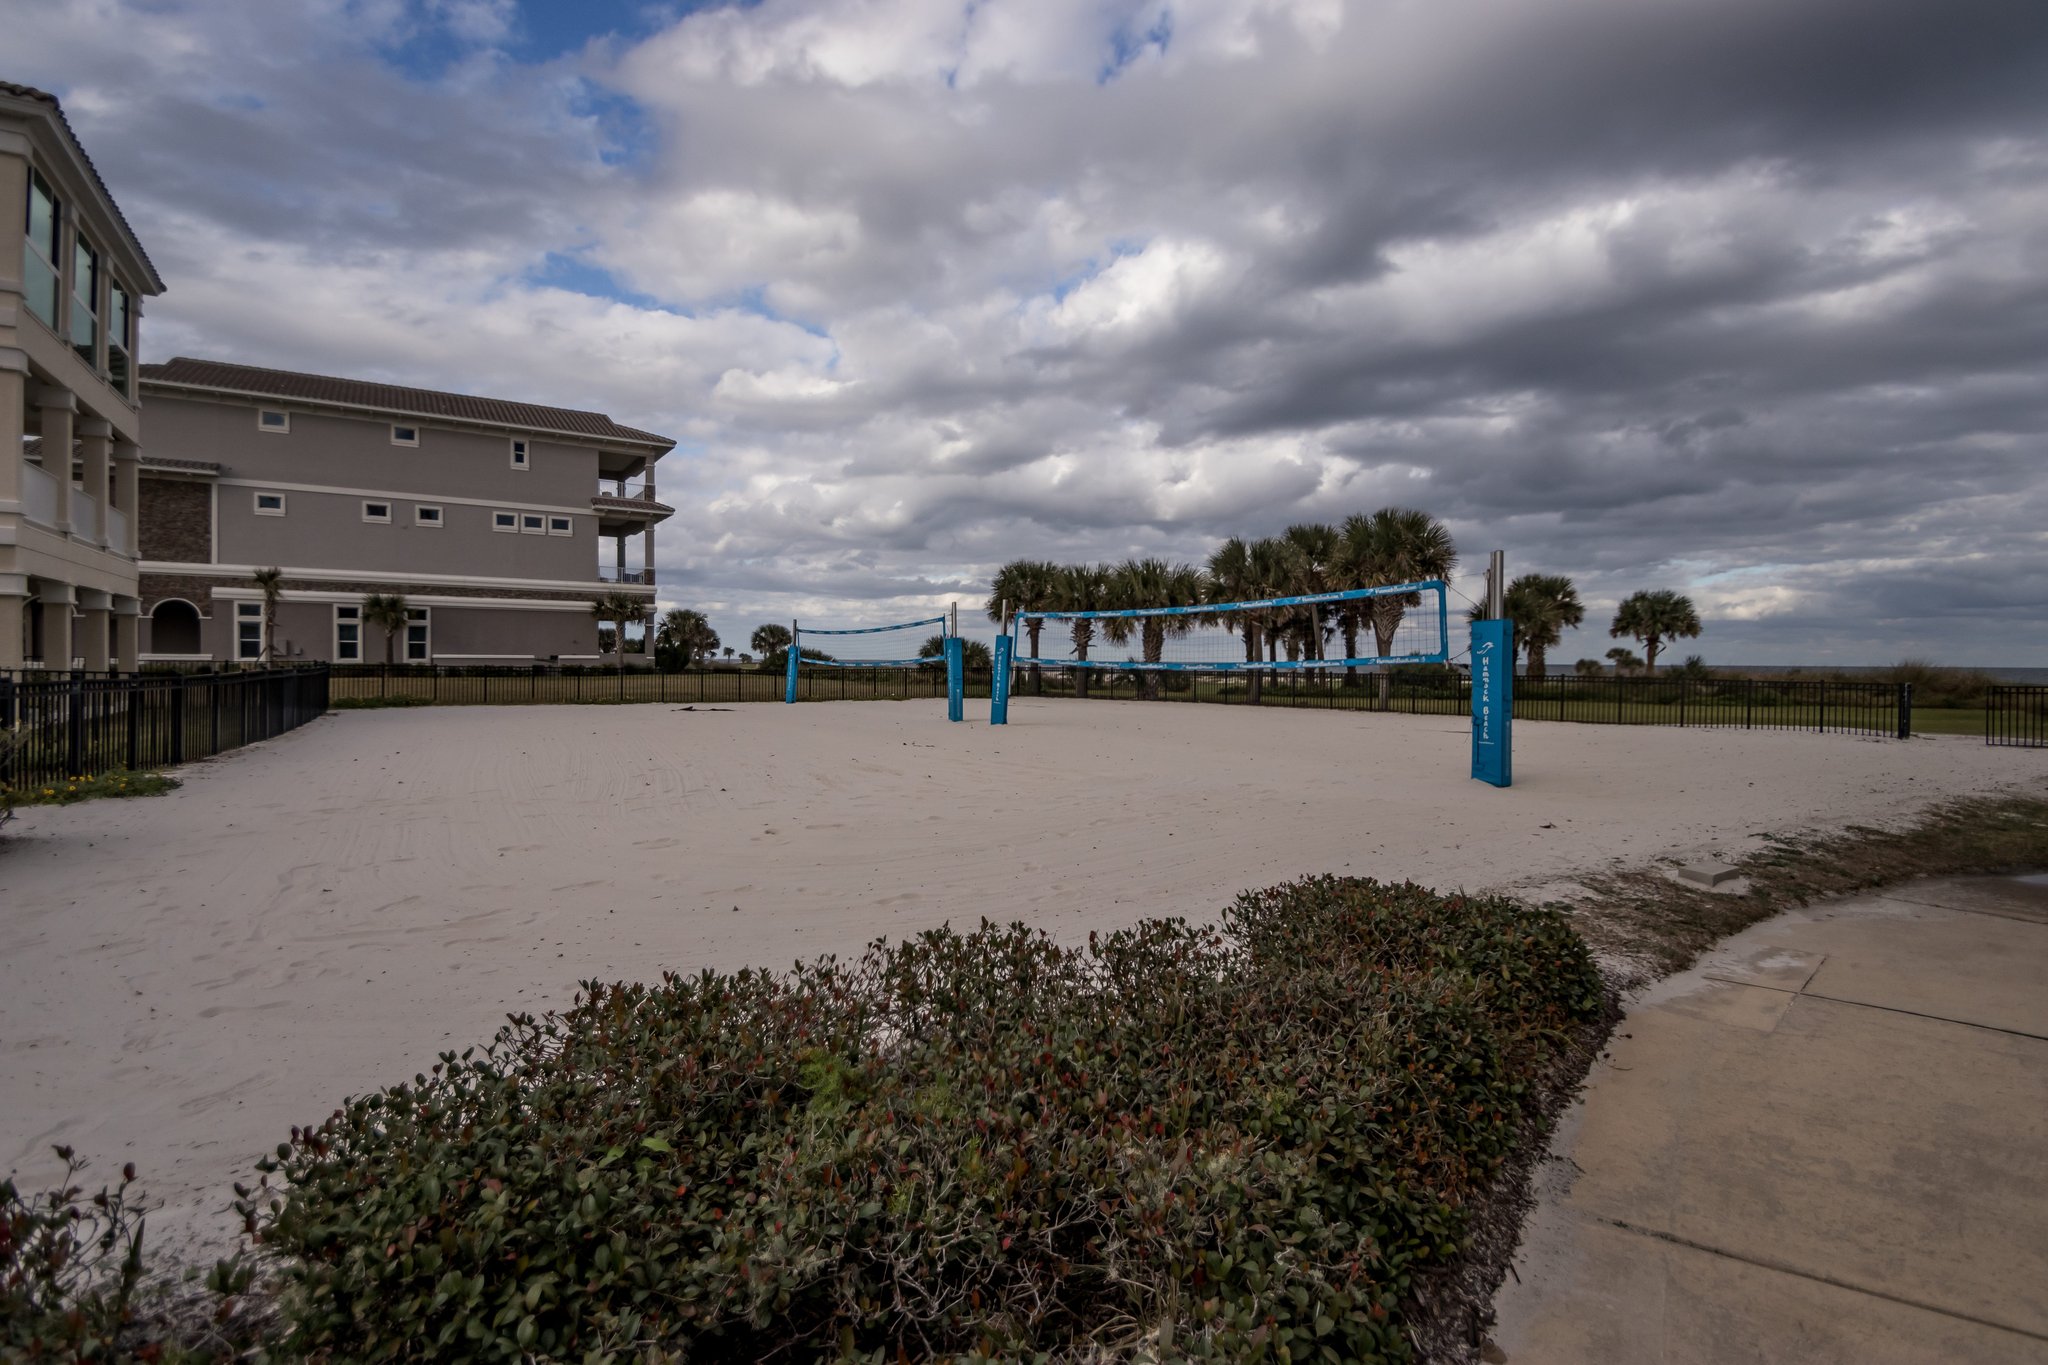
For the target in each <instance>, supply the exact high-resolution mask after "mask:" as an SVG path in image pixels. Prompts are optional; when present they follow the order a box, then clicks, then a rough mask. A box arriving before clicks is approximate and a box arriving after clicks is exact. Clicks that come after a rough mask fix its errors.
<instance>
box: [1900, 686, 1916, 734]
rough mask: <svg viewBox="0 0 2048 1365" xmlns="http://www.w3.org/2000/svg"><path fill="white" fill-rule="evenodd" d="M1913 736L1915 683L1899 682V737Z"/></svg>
mask: <svg viewBox="0 0 2048 1365" xmlns="http://www.w3.org/2000/svg"><path fill="white" fill-rule="evenodd" d="M1912 737H1913V684H1911V683H1909V682H1902V683H1900V684H1899V738H1900V739H1911V738H1912Z"/></svg>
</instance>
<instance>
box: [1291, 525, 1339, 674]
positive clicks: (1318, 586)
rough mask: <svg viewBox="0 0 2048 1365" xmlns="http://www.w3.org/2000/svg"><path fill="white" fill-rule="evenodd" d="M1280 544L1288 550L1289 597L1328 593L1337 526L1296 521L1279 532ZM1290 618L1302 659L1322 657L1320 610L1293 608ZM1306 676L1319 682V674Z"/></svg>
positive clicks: (1322, 633) (1334, 556)
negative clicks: (1300, 644)
mask: <svg viewBox="0 0 2048 1365" xmlns="http://www.w3.org/2000/svg"><path fill="white" fill-rule="evenodd" d="M1280 543H1281V545H1282V546H1283V547H1285V549H1286V550H1287V559H1286V564H1287V569H1286V580H1285V588H1284V591H1285V592H1286V594H1287V595H1288V596H1290V597H1312V596H1314V595H1315V594H1317V593H1324V592H1328V591H1330V589H1331V587H1332V582H1331V578H1332V574H1333V573H1334V572H1335V568H1336V561H1337V551H1338V543H1339V542H1338V535H1337V528H1336V527H1334V526H1325V525H1323V524H1322V523H1321V522H1299V523H1297V524H1295V525H1293V526H1290V527H1288V528H1287V529H1286V530H1285V531H1282V532H1281V533H1280ZM1292 615H1293V619H1294V629H1295V630H1296V631H1297V632H1298V633H1299V634H1300V636H1301V641H1302V653H1303V657H1305V658H1309V659H1320V658H1323V657H1324V653H1323V643H1324V639H1325V636H1324V626H1323V613H1322V611H1321V610H1320V609H1319V608H1316V607H1296V608H1295V609H1294V611H1293V613H1292ZM1340 615H1341V613H1340ZM1309 676H1310V677H1312V678H1315V679H1316V680H1317V681H1321V675H1320V673H1319V672H1313V671H1312V672H1311V673H1310V675H1309Z"/></svg>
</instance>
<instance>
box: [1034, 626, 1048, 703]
mask: <svg viewBox="0 0 2048 1365" xmlns="http://www.w3.org/2000/svg"><path fill="white" fill-rule="evenodd" d="M1044 627H1045V622H1043V621H1041V620H1039V619H1038V618H1037V617H1033V618H1032V619H1031V625H1030V631H1031V657H1032V658H1034V659H1036V658H1037V657H1038V632H1039V631H1040V630H1042V629H1044ZM1031 695H1032V696H1034V697H1042V696H1044V695H1045V670H1044V669H1043V668H1042V667H1040V666H1039V665H1038V664H1033V665H1031Z"/></svg>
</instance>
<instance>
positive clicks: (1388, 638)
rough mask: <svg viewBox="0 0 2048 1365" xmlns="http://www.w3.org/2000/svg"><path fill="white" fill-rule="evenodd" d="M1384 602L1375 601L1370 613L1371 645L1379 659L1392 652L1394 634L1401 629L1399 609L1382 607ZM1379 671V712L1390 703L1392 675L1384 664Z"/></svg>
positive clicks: (1396, 607) (1382, 600)
mask: <svg viewBox="0 0 2048 1365" xmlns="http://www.w3.org/2000/svg"><path fill="white" fill-rule="evenodd" d="M1386 602H1387V599H1386V598H1379V599H1377V600H1375V601H1374V603H1373V612H1372V637H1373V643H1374V644H1375V645H1376V646H1377V647H1378V651H1379V655H1380V657H1381V658H1385V657H1386V656H1387V655H1389V654H1392V653H1393V652H1394V632H1396V631H1398V630H1399V629H1400V628H1401V608H1400V607H1399V606H1398V605H1396V606H1392V607H1389V606H1386V605H1383V604H1384V603H1386ZM1379 669H1380V710H1382V711H1384V710H1386V709H1387V708H1388V706H1389V705H1390V704H1391V702H1392V697H1393V691H1394V674H1393V672H1392V670H1390V669H1389V668H1388V666H1387V665H1385V664H1381V665H1380V666H1379Z"/></svg>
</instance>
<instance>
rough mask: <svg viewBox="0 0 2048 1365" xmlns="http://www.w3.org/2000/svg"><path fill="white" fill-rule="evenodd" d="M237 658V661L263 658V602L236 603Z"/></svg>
mask: <svg viewBox="0 0 2048 1365" xmlns="http://www.w3.org/2000/svg"><path fill="white" fill-rule="evenodd" d="M235 657H236V658H237V659H260V658H262V657H263V604H262V603H261V602H237V603H235Z"/></svg>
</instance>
